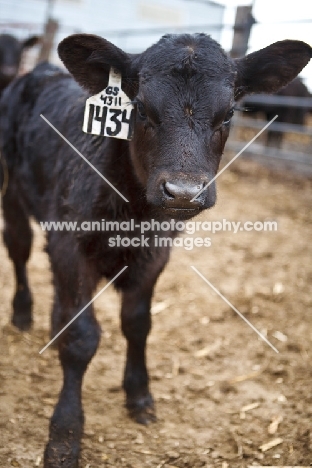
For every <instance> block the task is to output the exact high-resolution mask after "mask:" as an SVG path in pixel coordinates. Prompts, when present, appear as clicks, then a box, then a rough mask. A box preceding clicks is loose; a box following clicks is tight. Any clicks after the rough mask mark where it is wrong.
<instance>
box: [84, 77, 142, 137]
mask: <svg viewBox="0 0 312 468" xmlns="http://www.w3.org/2000/svg"><path fill="white" fill-rule="evenodd" d="M133 119H134V106H133V104H132V102H131V100H130V98H129V97H128V96H127V95H126V93H124V92H123V91H122V89H121V74H120V73H119V72H118V70H116V69H114V68H111V69H110V72H109V80H108V86H107V88H105V89H104V90H103V91H101V92H100V93H99V94H95V95H94V96H91V97H90V98H89V99H87V101H86V107H85V113H84V119H83V127H82V130H83V131H84V132H86V133H91V134H92V135H101V136H108V137H114V138H120V139H122V140H131V138H132V136H133V127H134V122H133Z"/></svg>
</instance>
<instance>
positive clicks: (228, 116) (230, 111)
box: [222, 109, 234, 125]
mask: <svg viewBox="0 0 312 468" xmlns="http://www.w3.org/2000/svg"><path fill="white" fill-rule="evenodd" d="M233 115H234V109H230V110H229V112H228V113H227V114H226V116H225V119H224V120H223V122H222V124H223V125H228V124H229V123H230V121H231V118H232V117H233Z"/></svg>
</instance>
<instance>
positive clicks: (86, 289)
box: [44, 243, 100, 468]
mask: <svg viewBox="0 0 312 468" xmlns="http://www.w3.org/2000/svg"><path fill="white" fill-rule="evenodd" d="M59 247H60V243H59V245H58V246H57V250H58V253H59ZM65 250H66V251H67V255H64V256H63V257H64V258H62V255H57V256H54V257H57V258H53V252H52V254H51V256H52V269H53V273H54V284H55V288H56V290H57V291H56V294H57V297H58V305H57V308H58V313H59V314H60V317H59V320H58V322H59V326H60V328H62V327H64V326H65V325H66V324H67V323H68V322H69V321H70V320H71V319H72V318H74V317H75V316H76V315H77V314H78V312H79V311H80V310H81V309H82V308H83V307H84V306H85V305H86V304H87V303H88V302H89V301H90V300H91V298H92V293H93V291H94V288H95V285H96V280H97V278H96V275H95V274H94V272H93V271H92V269H90V266H89V265H87V264H86V262H85V261H84V259H82V258H81V256H80V255H79V254H77V252H75V253H74V249H71V248H70V245H67V248H66V249H65ZM57 340H58V342H57V345H58V350H59V358H60V361H61V366H62V370H63V387H62V390H61V392H60V395H59V400H58V402H57V404H56V407H55V409H54V413H53V416H52V418H51V422H50V432H49V441H48V444H47V446H46V450H45V454H44V467H45V468H60V467H62V468H77V467H78V459H79V452H80V440H81V436H82V432H83V423H84V416H83V408H82V402H81V393H82V380H83V376H84V373H85V371H86V369H87V366H88V364H89V362H90V361H91V359H92V357H93V355H94V354H95V352H96V349H97V347H98V344H99V340H100V328H99V325H98V323H97V321H96V319H95V317H94V313H93V309H92V306H89V307H88V308H87V309H86V310H84V311H83V312H82V314H81V315H79V317H77V318H76V319H75V320H74V321H73V323H71V325H69V326H68V328H66V330H65V331H64V332H62V333H61V335H60V336H59V337H58V339H57Z"/></svg>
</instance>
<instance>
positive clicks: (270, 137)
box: [244, 77, 312, 147]
mask: <svg viewBox="0 0 312 468" xmlns="http://www.w3.org/2000/svg"><path fill="white" fill-rule="evenodd" d="M273 96H285V97H299V98H312V94H311V93H310V92H309V90H308V88H307V87H306V86H305V84H304V83H303V82H302V80H301V79H300V78H299V77H296V78H295V79H294V80H293V81H291V82H290V83H289V84H288V85H287V86H285V87H284V88H282V89H280V90H279V91H278V92H277V93H276V94H274V95H273ZM244 105H245V107H246V108H247V109H248V115H249V114H253V113H262V114H264V116H265V118H266V120H267V121H268V122H269V121H270V120H272V119H273V117H275V115H278V117H277V119H276V122H283V123H290V124H297V125H305V123H306V118H307V116H308V114H309V113H310V112H312V107H311V108H310V109H309V108H303V107H296V106H280V105H278V104H267V103H263V104H261V103H257V104H254V103H253V102H252V101H249V100H248V98H247V99H245V100H244ZM283 135H284V134H283V132H279V131H278V130H268V132H267V145H269V146H276V147H280V146H281V145H282V142H283Z"/></svg>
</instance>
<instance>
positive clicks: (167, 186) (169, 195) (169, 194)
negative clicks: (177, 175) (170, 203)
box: [163, 182, 175, 199]
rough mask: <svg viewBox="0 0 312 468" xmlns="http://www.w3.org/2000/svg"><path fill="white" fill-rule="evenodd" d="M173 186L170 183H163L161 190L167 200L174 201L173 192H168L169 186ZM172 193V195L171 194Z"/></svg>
mask: <svg viewBox="0 0 312 468" xmlns="http://www.w3.org/2000/svg"><path fill="white" fill-rule="evenodd" d="M172 185H173V184H170V182H165V183H164V186H163V189H164V194H165V195H166V196H167V197H168V198H172V199H174V197H175V195H174V190H172V191H171V190H170V186H172ZM173 187H174V186H173ZM172 192H173V193H172Z"/></svg>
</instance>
